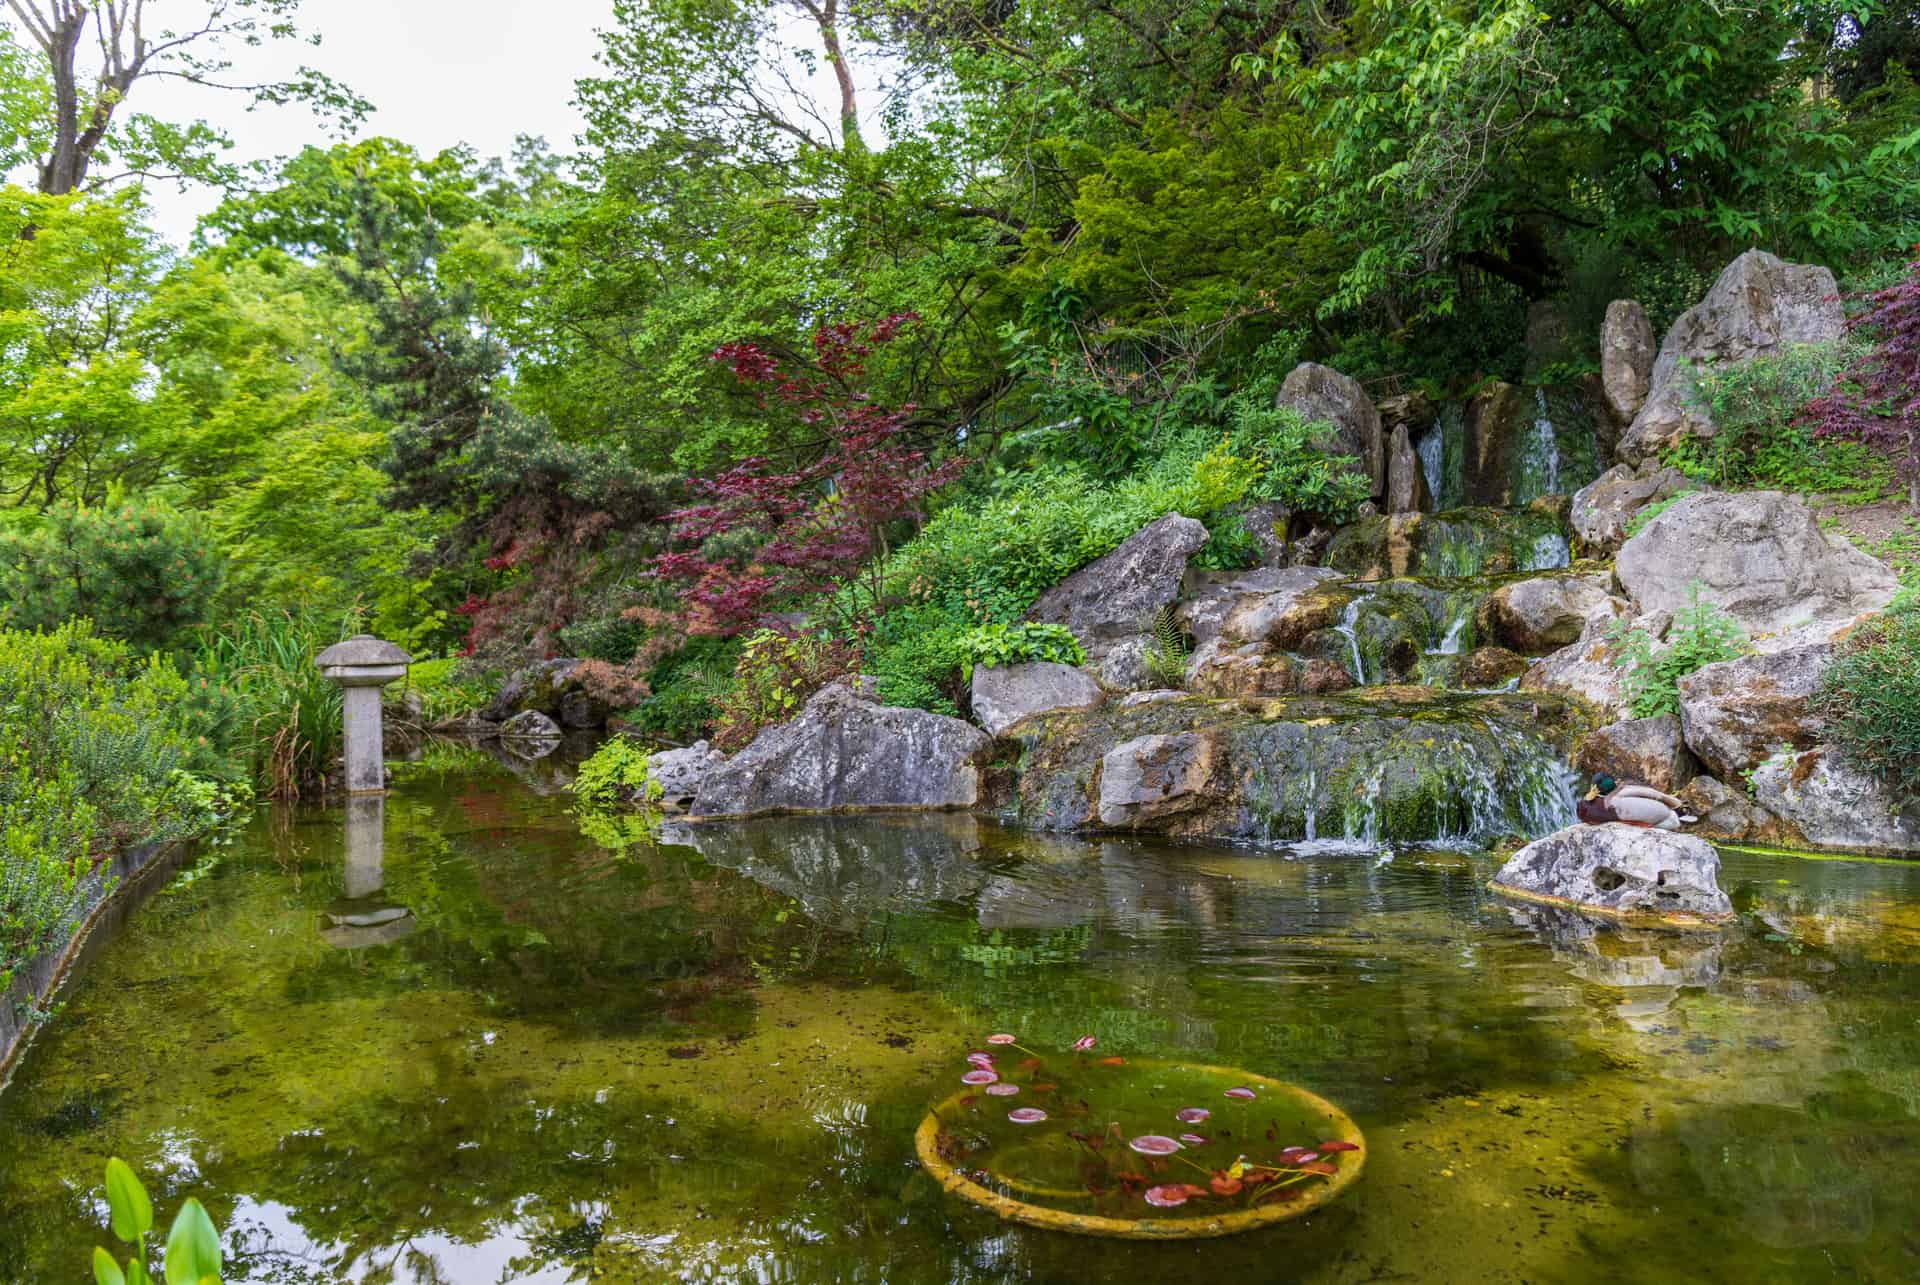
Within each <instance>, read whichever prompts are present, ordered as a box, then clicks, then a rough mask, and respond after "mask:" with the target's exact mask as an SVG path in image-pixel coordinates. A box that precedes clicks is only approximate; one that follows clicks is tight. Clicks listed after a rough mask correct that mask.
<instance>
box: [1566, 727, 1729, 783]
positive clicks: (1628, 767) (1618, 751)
mask: <svg viewBox="0 0 1920 1285" xmlns="http://www.w3.org/2000/svg"><path fill="white" fill-rule="evenodd" d="M1574 763H1575V765H1576V766H1577V767H1578V768H1579V769H1580V771H1581V772H1582V773H1584V774H1586V775H1589V776H1591V775H1595V774H1597V773H1601V772H1605V773H1606V774H1608V775H1609V776H1614V777H1618V778H1619V779H1620V780H1622V781H1638V782H1640V783H1641V784H1642V785H1651V786H1652V787H1653V788H1654V789H1656V790H1664V791H1665V792H1667V793H1668V794H1678V793H1679V792H1680V791H1681V789H1682V788H1684V787H1685V785H1686V784H1687V782H1689V781H1691V780H1692V779H1693V778H1694V777H1695V776H1696V775H1698V773H1699V765H1698V764H1696V763H1695V762H1694V759H1693V755H1692V754H1690V753H1688V752H1687V745H1686V741H1685V739H1684V737H1683V735H1682V733H1681V730H1680V719H1679V717H1678V716H1677V715H1674V714H1660V715H1657V716H1656V717H1653V718H1629V719H1625V720H1623V721H1621V722H1618V723H1609V724H1608V725H1607V726H1605V727H1603V728H1600V729H1599V730H1598V731H1595V732H1593V733H1592V734H1591V735H1589V736H1588V737H1587V739H1586V740H1584V741H1582V742H1581V743H1580V753H1579V755H1578V757H1577V758H1576V759H1575V760H1574Z"/></svg>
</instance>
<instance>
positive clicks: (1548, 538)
mask: <svg viewBox="0 0 1920 1285" xmlns="http://www.w3.org/2000/svg"><path fill="white" fill-rule="evenodd" d="M1525 563H1526V565H1525V566H1524V567H1522V568H1521V569H1522V570H1523V571H1554V570H1557V569H1559V568H1560V567H1565V566H1570V565H1572V563H1573V550H1572V549H1571V548H1570V547H1569V546H1568V544H1567V537H1566V536H1564V535H1561V534H1560V533H1559V532H1558V531H1547V532H1544V533H1542V534H1541V535H1538V536H1535V537H1534V540H1533V544H1532V546H1531V547H1530V548H1529V549H1528V550H1527V556H1526V558H1525Z"/></svg>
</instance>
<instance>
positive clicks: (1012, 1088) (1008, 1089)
mask: <svg viewBox="0 0 1920 1285" xmlns="http://www.w3.org/2000/svg"><path fill="white" fill-rule="evenodd" d="M1019 1091H1020V1086H1019V1085H1017V1084H1008V1083H1007V1082H1006V1081H1005V1080H1002V1081H1000V1082H999V1083H998V1084H989V1085H988V1086H987V1093H988V1095H989V1096H992V1097H996V1098H1010V1097H1012V1096H1013V1095H1014V1094H1016V1093H1018V1092H1019Z"/></svg>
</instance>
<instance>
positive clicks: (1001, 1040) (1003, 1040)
mask: <svg viewBox="0 0 1920 1285" xmlns="http://www.w3.org/2000/svg"><path fill="white" fill-rule="evenodd" d="M987 1043H989V1044H1011V1043H1013V1036H1011V1035H989V1036H987Z"/></svg>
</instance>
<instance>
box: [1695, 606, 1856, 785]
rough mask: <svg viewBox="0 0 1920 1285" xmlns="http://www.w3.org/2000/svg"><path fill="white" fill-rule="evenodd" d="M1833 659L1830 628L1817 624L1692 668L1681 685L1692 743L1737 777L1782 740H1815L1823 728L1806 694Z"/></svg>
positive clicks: (1727, 777) (1719, 772) (1718, 769)
mask: <svg viewBox="0 0 1920 1285" xmlns="http://www.w3.org/2000/svg"><path fill="white" fill-rule="evenodd" d="M1832 660H1833V642H1832V634H1831V631H1830V630H1829V629H1826V628H1824V627H1822V626H1819V625H1814V626H1811V627H1809V628H1806V629H1802V630H1798V631H1795V632H1794V633H1792V634H1789V635H1786V636H1784V637H1782V638H1779V639H1775V640H1773V641H1772V642H1771V643H1770V644H1769V645H1768V646H1766V647H1763V648H1762V649H1761V650H1760V651H1758V652H1756V654H1754V655H1751V656H1742V657H1740V658H1739V659H1738V660H1724V661H1721V662H1720V663H1719V664H1717V665H1707V666H1705V667H1704V668H1701V669H1697V670H1695V671H1694V672H1693V673H1691V674H1688V675H1687V676H1686V677H1684V678H1682V679H1681V680H1680V681H1679V684H1678V686H1679V689H1680V724H1681V727H1682V728H1683V729H1684V731H1685V734H1686V738H1687V746H1688V748H1690V749H1691V750H1692V751H1693V752H1694V753H1695V754H1697V755H1699V756H1700V761H1701V762H1703V763H1705V764H1706V765H1707V769H1708V770H1709V771H1711V772H1712V773H1713V774H1714V775H1715V776H1717V777H1719V778H1720V779H1721V780H1723V781H1734V780H1739V779H1740V778H1741V777H1742V776H1743V775H1744V774H1745V773H1747V772H1749V771H1751V770H1752V769H1754V768H1756V767H1758V766H1759V765H1760V764H1761V763H1762V762H1763V761H1765V760H1766V758H1767V757H1768V756H1769V755H1771V754H1772V753H1773V752H1774V751H1776V750H1777V749H1779V748H1780V747H1781V746H1783V745H1791V746H1792V747H1793V748H1795V749H1804V748H1806V747H1807V746H1809V745H1812V744H1813V743H1814V741H1815V740H1817V739H1818V737H1819V730H1820V729H1819V726H1818V724H1817V721H1816V720H1815V719H1814V717H1813V715H1812V714H1811V713H1810V712H1809V711H1808V709H1807V701H1808V700H1809V698H1811V697H1812V695H1813V692H1814V689H1815V688H1816V687H1818V686H1819V683H1820V675H1821V673H1822V672H1823V671H1824V670H1825V669H1826V667H1827V665H1828V664H1829V663H1830V662H1831V661H1832Z"/></svg>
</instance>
